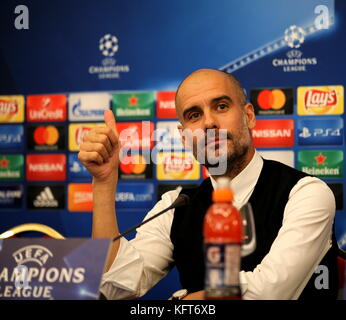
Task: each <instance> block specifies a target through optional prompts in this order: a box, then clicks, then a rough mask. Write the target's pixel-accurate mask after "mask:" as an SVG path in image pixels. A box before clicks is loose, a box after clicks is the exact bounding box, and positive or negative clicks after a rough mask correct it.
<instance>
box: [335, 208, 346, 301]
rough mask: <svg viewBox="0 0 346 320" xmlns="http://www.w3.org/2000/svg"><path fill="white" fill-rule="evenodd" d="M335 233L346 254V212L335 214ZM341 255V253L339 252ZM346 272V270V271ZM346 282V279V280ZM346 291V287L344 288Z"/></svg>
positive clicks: (345, 297) (345, 296)
mask: <svg viewBox="0 0 346 320" xmlns="http://www.w3.org/2000/svg"><path fill="white" fill-rule="evenodd" d="M334 225H335V227H334V232H335V238H336V240H337V242H338V245H339V248H340V249H342V250H343V251H344V252H346V230H345V226H346V215H345V212H343V211H341V212H336V213H335V223H334ZM339 253H341V252H340V251H339ZM345 272H346V270H345ZM345 280H346V279H345ZM345 285H346V283H345ZM344 290H346V286H345V288H344ZM344 300H346V291H345V293H344Z"/></svg>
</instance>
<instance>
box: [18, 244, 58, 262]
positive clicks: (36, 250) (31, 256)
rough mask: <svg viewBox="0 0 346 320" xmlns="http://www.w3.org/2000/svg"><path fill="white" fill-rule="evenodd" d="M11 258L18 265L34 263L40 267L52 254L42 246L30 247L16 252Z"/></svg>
mask: <svg viewBox="0 0 346 320" xmlns="http://www.w3.org/2000/svg"><path fill="white" fill-rule="evenodd" d="M12 256H13V258H14V260H15V261H16V263H17V264H18V265H23V264H25V263H28V262H34V263H36V264H38V265H39V266H41V267H42V266H43V265H44V264H45V263H46V262H47V260H48V259H49V258H52V257H53V254H52V252H51V251H49V250H48V249H47V248H45V247H43V246H40V245H30V246H26V247H23V248H21V249H19V250H17V251H16V252H14V253H13V254H12Z"/></svg>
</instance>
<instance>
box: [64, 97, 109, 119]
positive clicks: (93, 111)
mask: <svg viewBox="0 0 346 320" xmlns="http://www.w3.org/2000/svg"><path fill="white" fill-rule="evenodd" d="M110 103H111V96H110V94H108V93H83V94H70V95H69V97H68V118H69V120H70V121H98V120H103V114H104V112H105V110H109V109H110Z"/></svg>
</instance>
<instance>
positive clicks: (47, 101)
mask: <svg viewBox="0 0 346 320" xmlns="http://www.w3.org/2000/svg"><path fill="white" fill-rule="evenodd" d="M26 118H27V121H29V122H42V121H66V95H64V94H57V95H32V96H27V98H26Z"/></svg>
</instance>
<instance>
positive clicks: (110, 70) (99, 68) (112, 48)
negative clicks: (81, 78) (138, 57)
mask: <svg viewBox="0 0 346 320" xmlns="http://www.w3.org/2000/svg"><path fill="white" fill-rule="evenodd" d="M95 49H96V46H95ZM98 49H99V51H100V54H102V56H103V57H104V59H103V60H102V61H101V63H102V65H91V66H89V68H88V73H89V74H91V75H97V77H98V79H119V78H120V76H121V74H122V73H128V72H130V66H129V65H127V64H125V65H123V64H117V60H115V59H114V58H113V57H114V56H115V55H116V54H117V53H118V51H120V49H121V46H120V39H119V38H118V37H116V36H115V35H112V34H110V33H107V34H105V35H103V36H102V37H101V38H100V39H99V43H98Z"/></svg>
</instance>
